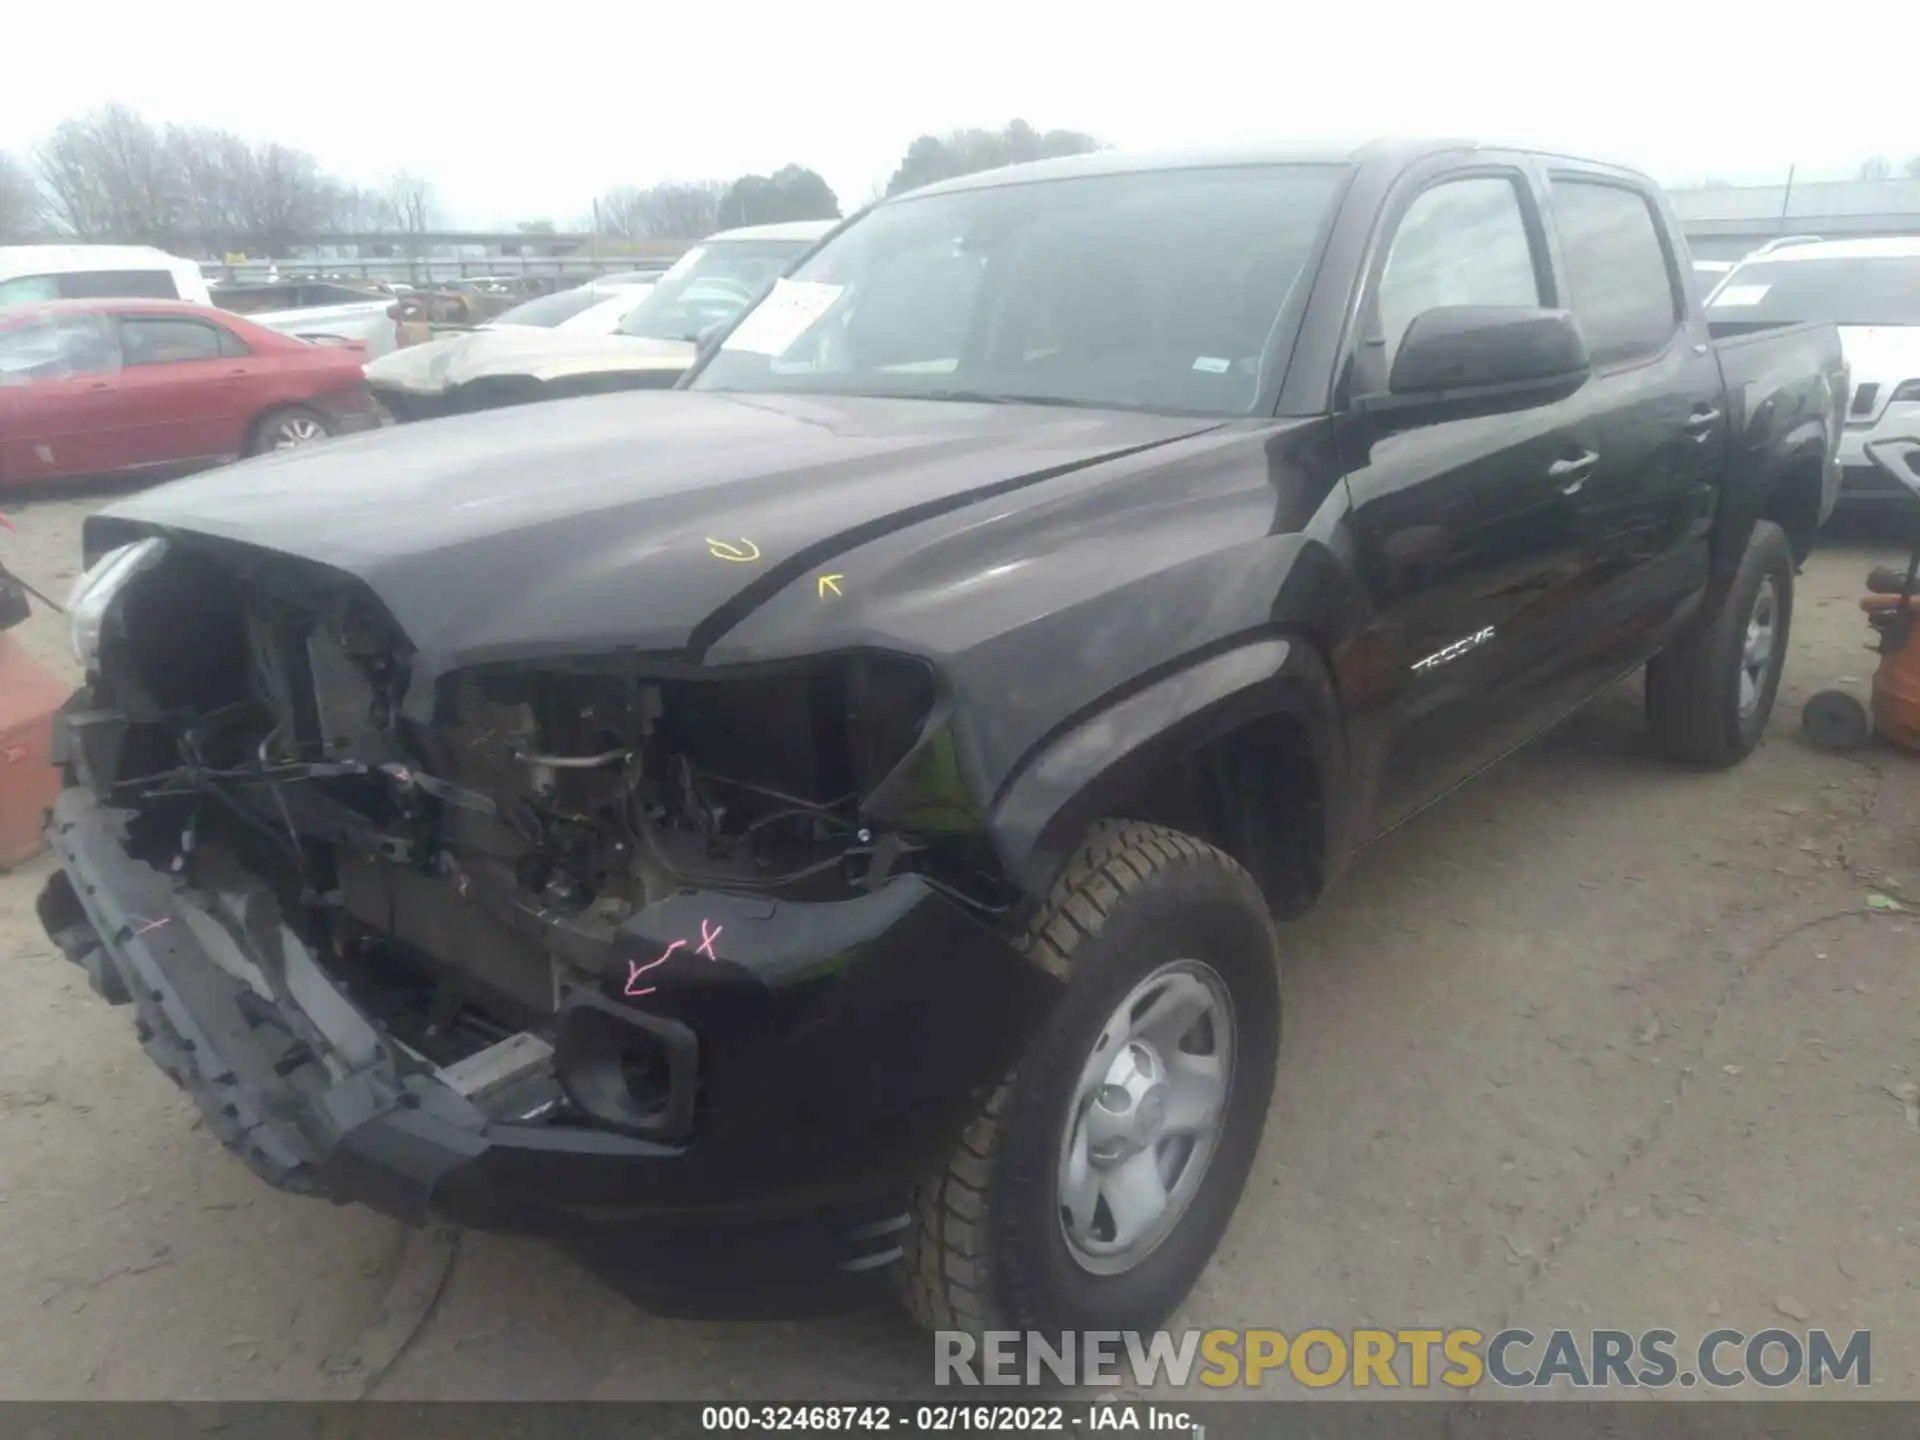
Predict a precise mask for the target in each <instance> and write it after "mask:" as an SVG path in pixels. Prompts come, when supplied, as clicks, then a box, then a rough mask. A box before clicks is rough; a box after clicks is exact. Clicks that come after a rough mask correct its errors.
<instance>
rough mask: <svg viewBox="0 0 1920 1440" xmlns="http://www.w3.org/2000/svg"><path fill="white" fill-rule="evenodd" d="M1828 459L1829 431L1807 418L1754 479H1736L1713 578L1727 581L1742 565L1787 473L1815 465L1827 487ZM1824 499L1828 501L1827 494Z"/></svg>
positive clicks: (1715, 548) (1717, 538)
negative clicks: (1756, 529) (1739, 481)
mask: <svg viewBox="0 0 1920 1440" xmlns="http://www.w3.org/2000/svg"><path fill="white" fill-rule="evenodd" d="M1828 460H1829V456H1828V454H1827V437H1826V432H1825V431H1824V430H1822V429H1821V428H1820V427H1819V425H1818V423H1817V422H1815V421H1813V420H1805V421H1802V422H1801V423H1799V424H1797V425H1795V426H1794V427H1793V429H1791V430H1789V431H1788V432H1787V433H1786V435H1785V436H1784V437H1783V438H1782V439H1781V441H1780V443H1779V447H1778V459H1775V460H1773V461H1772V463H1770V464H1766V465H1764V467H1763V468H1762V470H1761V471H1760V473H1759V474H1756V475H1754V476H1753V477H1752V478H1751V481H1750V482H1748V483H1736V484H1735V485H1734V486H1732V487H1730V488H1729V490H1728V494H1727V504H1726V506H1725V510H1724V512H1723V516H1722V523H1721V525H1720V526H1719V530H1718V534H1717V535H1716V536H1715V537H1714V541H1715V543H1714V546H1713V552H1712V553H1713V581H1714V582H1715V583H1716V584H1722V585H1723V584H1724V583H1725V582H1727V581H1728V580H1730V579H1731V578H1732V576H1733V572H1734V571H1735V570H1737V569H1738V568H1739V566H1740V557H1741V556H1743V555H1744V554H1746V550H1747V541H1748V538H1749V537H1750V536H1751V535H1752V534H1753V527H1754V525H1755V524H1756V523H1757V522H1758V521H1759V519H1760V517H1761V515H1762V514H1763V513H1765V511H1766V508H1767V503H1768V502H1769V501H1770V500H1771V499H1772V498H1773V496H1774V492H1775V491H1777V490H1778V489H1779V488H1780V486H1781V484H1782V483H1783V482H1784V481H1785V480H1786V479H1787V477H1788V476H1790V475H1792V474H1794V473H1795V472H1796V471H1797V470H1801V469H1811V470H1813V471H1814V472H1815V474H1816V476H1817V477H1818V483H1819V485H1820V486H1821V487H1822V490H1823V491H1824V489H1825V486H1826V479H1827V477H1826V469H1827V465H1828ZM1822 499H1823V501H1824V495H1823V497H1822ZM1819 508H1821V506H1819V505H1816V510H1818V509H1819ZM1816 528H1817V526H1816Z"/></svg>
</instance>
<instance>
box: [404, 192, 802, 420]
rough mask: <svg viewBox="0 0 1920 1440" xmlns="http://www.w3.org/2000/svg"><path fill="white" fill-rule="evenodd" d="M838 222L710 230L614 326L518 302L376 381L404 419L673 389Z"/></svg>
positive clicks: (412, 355)
mask: <svg viewBox="0 0 1920 1440" xmlns="http://www.w3.org/2000/svg"><path fill="white" fill-rule="evenodd" d="M834 223H835V222H833V221H830V220H797V221H790V222H787V223H785V224H779V225H753V226H749V227H747V228H745V229H741V230H727V231H723V232H722V233H720V234H718V235H713V236H709V237H708V238H707V239H705V240H703V241H701V242H700V243H699V244H698V245H696V246H694V247H693V248H692V249H691V250H689V251H687V253H686V254H685V255H683V256H681V257H680V259H679V260H678V261H677V262H676V263H675V264H674V265H673V267H672V268H671V269H669V270H667V271H666V272H665V273H664V274H662V275H661V276H660V277H659V278H658V280H657V282H655V283H653V285H652V288H651V289H649V290H648V292H647V295H646V299H645V302H644V303H643V304H641V305H639V306H637V307H635V308H634V309H632V310H631V311H629V312H628V313H627V314H626V315H625V316H624V317H623V318H622V319H621V321H620V322H619V324H618V325H617V326H613V327H611V328H610V329H609V330H608V331H607V332H605V333H594V332H590V331H587V330H585V329H584V328H583V327H572V328H569V327H567V326H564V325H561V324H559V323H558V322H550V323H549V324H548V325H547V328H545V329H544V331H542V330H530V329H526V328H523V327H518V326H517V322H515V321H514V320H513V317H514V315H515V314H516V313H519V312H525V311H531V310H532V309H534V308H535V307H536V306H539V305H542V304H547V305H552V304H554V302H556V301H559V300H560V299H561V298H562V297H560V296H557V295H556V296H550V297H547V298H546V299H545V300H535V301H530V302H528V304H526V305H524V306H521V307H518V312H516V311H508V312H507V313H506V314H504V315H502V316H500V317H499V321H497V322H495V324H494V325H485V326H480V327H479V328H478V329H477V330H476V331H475V333H473V334H471V335H446V336H442V337H440V338H439V339H436V340H430V341H427V342H426V343H424V344H420V345H410V346H406V347H404V348H403V349H401V350H400V351H399V352H397V353H395V354H393V355H390V356H387V357H385V358H383V359H380V360H377V361H375V362H374V363H372V364H370V365H369V366H368V367H367V383H368V384H369V385H370V386H372V387H373V393H374V395H375V397H376V398H378V400H379V401H380V403H381V404H382V405H384V406H385V407H386V408H387V410H388V411H389V412H390V413H391V414H392V415H393V416H394V417H395V418H396V419H399V420H425V419H431V418H433V417H435V416H440V415H454V414H461V413H465V412H468V411H473V410H491V409H494V408H496V407H498V406H501V405H521V404H527V403H529V402H532V401H536V400H556V399H561V398H563V397H565V396H569V395H587V394H598V393H602V392H605V391H609V390H663V389H666V388H668V387H670V386H672V385H674V384H675V383H677V382H678V381H679V379H680V377H681V376H682V375H684V374H685V373H686V372H687V370H688V369H689V368H690V367H691V366H692V365H693V362H694V359H695V357H696V354H697V346H698V341H699V340H700V338H701V336H702V335H705V334H708V333H710V332H712V331H714V330H716V329H717V328H718V327H721V326H723V325H725V324H726V323H727V322H728V321H730V320H732V319H733V318H734V317H735V316H737V315H738V314H739V313H740V312H741V311H742V310H744V309H745V308H746V307H747V306H748V305H749V304H751V303H752V302H753V300H754V298H755V297H756V296H758V295H759V294H760V293H762V292H763V291H765V290H766V288H767V287H768V286H770V285H771V284H773V282H774V281H775V280H776V279H778V278H779V276H780V274H781V273H782V272H783V271H785V270H786V269H787V268H788V267H789V266H791V265H792V264H793V262H794V261H796V260H798V259H799V258H800V256H801V255H802V254H804V253H805V252H806V250H807V249H808V248H809V247H810V246H811V245H813V243H814V242H815V241H817V240H818V239H819V238H820V237H821V236H823V235H825V234H826V233H827V231H829V230H830V229H832V228H833V225H834ZM603 287H604V282H599V281H596V282H594V286H593V287H592V288H593V289H594V290H595V291H596V292H598V293H599V294H600V295H603V296H604V295H607V294H612V293H616V292H615V291H613V290H611V289H607V288H603ZM578 293H579V292H577V291H573V292H568V294H578ZM581 308H582V309H584V308H585V306H582V307H581ZM509 325H516V328H513V329H508V328H506V327H507V326H509Z"/></svg>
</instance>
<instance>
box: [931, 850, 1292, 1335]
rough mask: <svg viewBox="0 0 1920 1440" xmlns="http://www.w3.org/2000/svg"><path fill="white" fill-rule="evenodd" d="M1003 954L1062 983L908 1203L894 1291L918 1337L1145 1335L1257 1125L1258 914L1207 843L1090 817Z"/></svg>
mask: <svg viewBox="0 0 1920 1440" xmlns="http://www.w3.org/2000/svg"><path fill="white" fill-rule="evenodd" d="M1023 945H1024V948H1025V950H1026V952H1027V954H1028V956H1029V957H1030V958H1031V959H1032V960H1033V961H1034V963H1036V964H1038V965H1040V966H1042V967H1043V968H1045V969H1047V970H1048V971H1050V972H1052V973H1054V974H1056V975H1058V976H1059V977H1060V978H1061V979H1063V980H1065V981H1066V982H1067V990H1066V992H1065V994H1064V995H1063V996H1062V997H1061V999H1060V1001H1059V1003H1058V1005H1057V1006H1056V1007H1055V1009H1054V1011H1053V1013H1052V1014H1051V1015H1050V1016H1049V1017H1048V1019H1047V1021H1046V1023H1045V1025H1044V1026H1043V1027H1042V1028H1041V1030H1040V1032H1039V1033H1038V1034H1037V1035H1036V1036H1035V1037H1034V1039H1033V1041H1032V1042H1031V1044H1030V1045H1029V1046H1028V1048H1027V1051H1026V1053H1025V1055H1024V1056H1023V1057H1022V1058H1021V1060H1020V1063H1019V1066H1018V1068H1017V1070H1016V1071H1015V1073H1014V1074H1013V1075H1011V1076H1010V1077H1008V1079H1007V1080H1006V1081H1005V1082H1004V1083H1003V1084H1001V1085H1000V1086H999V1087H998V1088H997V1089H996V1090H995V1091H994V1092H993V1094H992V1095H991V1096H989V1097H988V1098H987V1100H986V1102H985V1103H984V1105H983V1106H982V1107H981V1109H980V1111H979V1112H978V1114H977V1115H976V1117H975V1119H974V1120H973V1122H972V1123H971V1124H970V1125H969V1126H968V1128H967V1130H966V1133H965V1134H964V1136H963V1137H962V1138H961V1140H960V1142H959V1143H958V1144H957V1145H956V1146H955V1147H954V1149H953V1151H952V1153H951V1154H950V1156H949V1158H948V1161H947V1164H946V1166H945V1168H944V1169H943V1171H942V1172H941V1173H940V1174H938V1175H936V1176H934V1177H932V1178H931V1179H930V1180H928V1181H927V1182H926V1183H925V1184H923V1185H922V1186H921V1187H920V1189H919V1191H918V1193H917V1194H916V1196H915V1204H914V1212H915V1213H914V1222H915V1223H914V1225H913V1228H912V1230H911V1231H910V1233H909V1236H908V1240H907V1242H906V1246H905V1250H906V1254H905V1257H904V1259H903V1260H902V1261H901V1262H900V1264H899V1266H898V1267H897V1268H896V1272H895V1273H896V1279H897V1285H898V1289H899V1291H900V1293H901V1297H902V1299H903V1300H904V1301H905V1302H906V1305H907V1307H908V1309H909V1310H911V1311H912V1313H913V1315H914V1317H915V1318H916V1319H917V1320H919V1321H920V1323H921V1324H922V1325H924V1326H926V1327H927V1328H928V1329H933V1330H965V1331H971V1332H973V1333H975V1334H978V1333H980V1332H982V1331H985V1330H998V1329H1005V1330H1039V1331H1043V1332H1048V1333H1054V1332H1058V1331H1062V1330H1088V1329H1109V1330H1140V1331H1146V1330H1153V1329H1156V1328H1158V1326H1159V1325H1160V1323H1161V1322H1162V1321H1163V1320H1165V1319H1166V1317H1167V1315H1168V1314H1170V1313H1171V1312H1172V1311H1173V1309H1174V1308H1175V1307H1176V1306H1177V1305H1178V1304H1179V1303H1180V1302H1181V1300H1182V1299H1184V1298H1185V1297H1186V1295H1187V1292H1188V1291H1189V1290H1190V1289H1191V1288H1192V1287H1193V1283H1194V1281H1195V1280H1197V1279H1198V1278H1199V1275H1200V1272H1201V1271H1202V1270H1203V1269H1204V1268H1205V1267H1206V1264H1207V1262H1208V1261H1209V1260H1210V1259H1211V1258H1212V1255H1213V1252H1214V1249H1215V1247H1216V1246H1217V1245H1218V1244H1219V1241H1220V1236H1221V1234H1222V1233H1223V1232H1224V1231H1225V1229H1226V1227H1227V1222H1228V1220H1229V1219H1230V1218H1231V1217H1232V1214H1233V1210H1234V1207H1235V1205H1236V1204H1237V1203H1238V1201H1239V1198H1240V1192H1241V1190H1242V1188H1243V1187H1244V1185H1245V1183H1246V1178H1247V1172H1248V1170H1249V1168H1250V1167H1251V1165H1252V1163H1253V1158H1254V1152H1255V1150H1256V1149H1257V1147H1258V1145H1259V1142H1260V1132H1261V1130H1262V1128H1263V1126H1264V1125H1265V1122H1266V1114H1267V1106H1268V1102H1269V1100H1270V1099H1271V1097H1272V1092H1273V1070H1274V1062H1275V1058H1276V1055H1277V1052H1278V1048H1279V1035H1280V989H1279V955H1278V943H1277V940H1276V937H1275V935H1274V928H1273V921H1272V918H1271V916H1270V914H1269V913H1268V910H1267V907H1266V904H1265V902H1264V901H1263V899H1262V898H1261V895H1260V892H1259V888H1258V887H1257V886H1256V885H1255V884H1254V881H1253V879H1252V877H1251V876H1249V875H1248V874H1247V872H1246V871H1245V870H1243V869H1242V868H1241V867H1240V866H1239V865H1238V864H1236V863H1235V862H1234V861H1233V860H1232V859H1231V858H1229V857H1228V856H1227V855H1225V854H1223V853H1222V852H1220V851H1219V850H1216V849H1214V848H1213V847H1212V846H1210V845H1207V844H1204V843H1203V842H1201V841H1199V840H1196V839H1194V838H1192V837H1191V836H1188V835H1183V834H1180V833H1178V832H1177V831H1173V830H1168V829H1165V828H1163V827H1161V826H1157V825H1148V824H1142V823H1139V822H1133V821H1108V822H1103V823H1102V824H1101V825H1099V826H1097V827H1095V829H1094V831H1093V833H1092V834H1091V835H1090V836H1089V838H1088V840H1087V842H1086V844H1085V845H1084V846H1082V847H1081V849H1080V850H1079V851H1078V852H1077V853H1076V854H1075V856H1074V857H1073V859H1072V860H1070V861H1069V862H1068V864H1067V865H1066V867H1065V868H1064V869H1063V870H1062V872H1061V875H1060V878H1059V879H1058V880H1057V881H1056V882H1055V884H1054V886H1053V889H1052V892H1051V893H1050V894H1049V895H1048V897H1047V901H1046V904H1045V905H1044V906H1042V907H1041V910H1040V913H1039V914H1038V916H1037V917H1036V918H1035V920H1034V921H1033V923H1032V925H1031V926H1030V927H1029V929H1028V931H1027V934H1026V937H1025V940H1024V942H1023Z"/></svg>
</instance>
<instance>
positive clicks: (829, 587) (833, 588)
mask: <svg viewBox="0 0 1920 1440" xmlns="http://www.w3.org/2000/svg"><path fill="white" fill-rule="evenodd" d="M846 578H847V577H846V576H844V575H822V576H821V577H820V583H819V586H818V589H819V592H820V598H821V599H822V600H824V599H826V598H827V596H828V595H830V594H832V595H838V594H839V593H840V582H841V581H842V580H844V579H846Z"/></svg>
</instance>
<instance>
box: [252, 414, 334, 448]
mask: <svg viewBox="0 0 1920 1440" xmlns="http://www.w3.org/2000/svg"><path fill="white" fill-rule="evenodd" d="M332 433H333V427H332V426H331V425H329V424H328V423H327V417H326V416H324V415H322V414H321V413H320V412H319V411H317V410H309V409H308V408H307V407H306V406H304V405H283V406H281V407H280V408H279V409H277V410H269V411H268V412H267V413H266V414H264V415H262V416H261V417H260V418H259V419H258V420H256V421H254V423H253V433H252V434H251V435H249V436H248V437H247V453H248V454H249V455H264V454H266V453H267V452H268V451H269V450H297V449H299V448H300V447H301V446H302V445H312V444H314V443H315V442H316V441H320V440H324V439H326V438H327V437H328V436H329V435H331V434H332Z"/></svg>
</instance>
